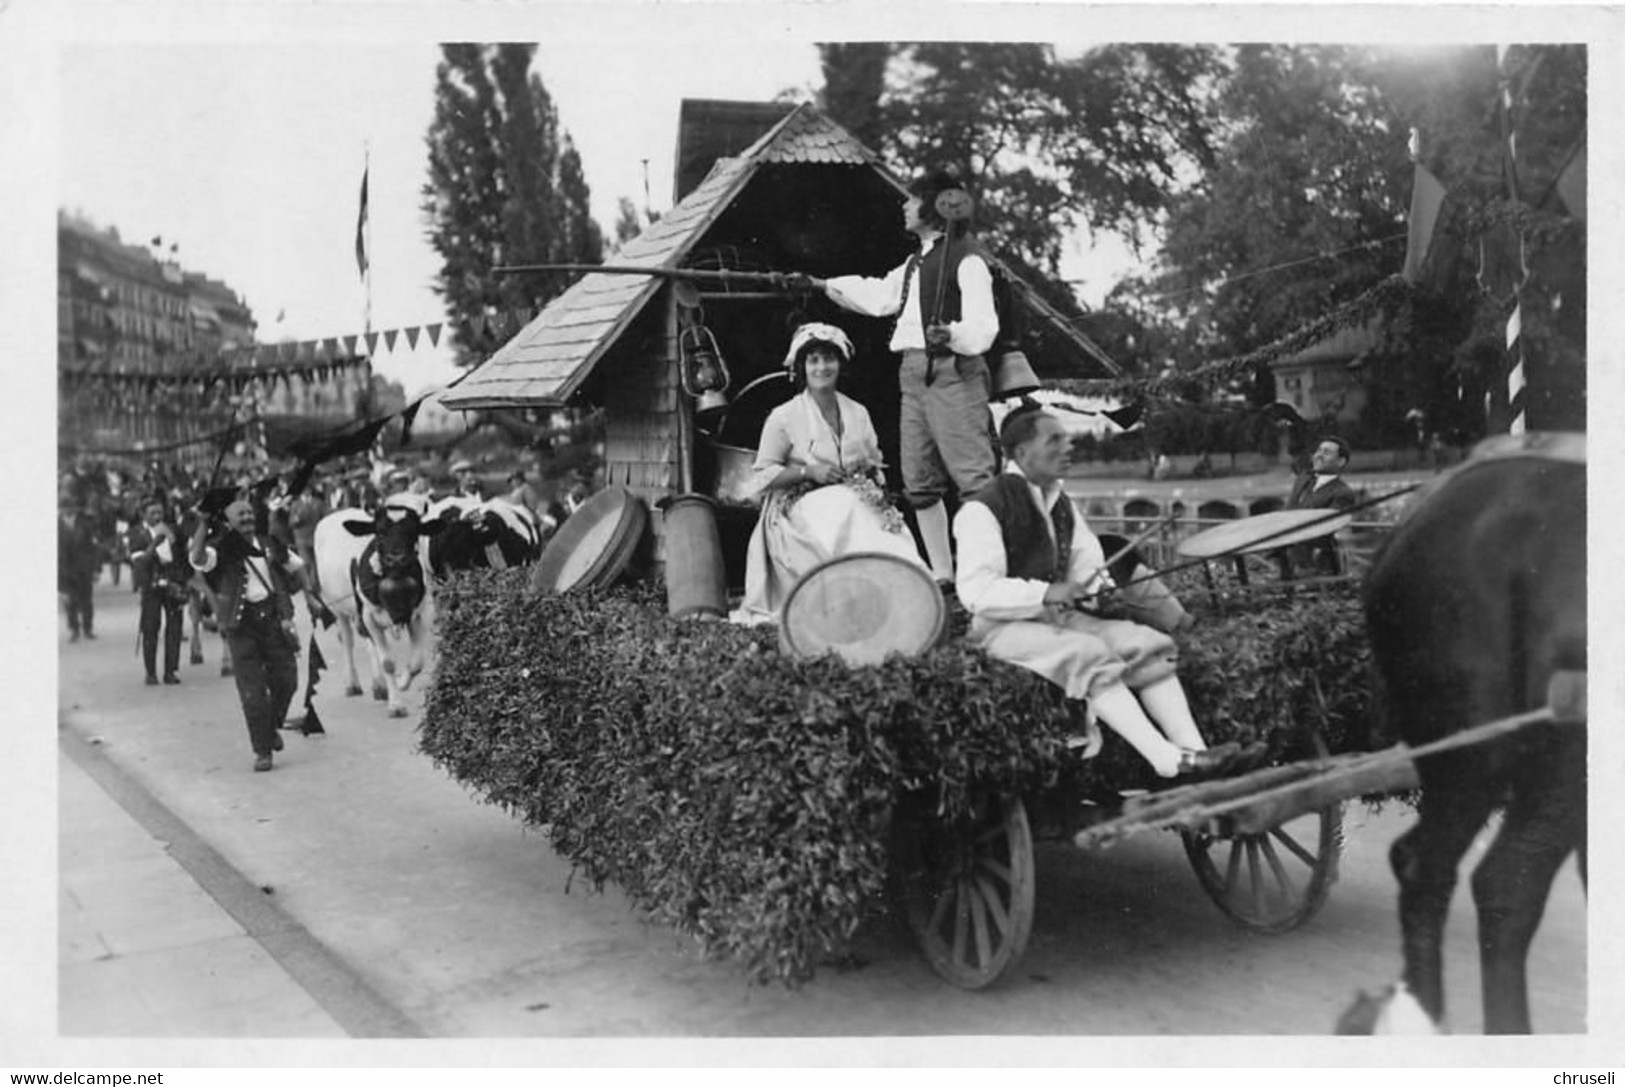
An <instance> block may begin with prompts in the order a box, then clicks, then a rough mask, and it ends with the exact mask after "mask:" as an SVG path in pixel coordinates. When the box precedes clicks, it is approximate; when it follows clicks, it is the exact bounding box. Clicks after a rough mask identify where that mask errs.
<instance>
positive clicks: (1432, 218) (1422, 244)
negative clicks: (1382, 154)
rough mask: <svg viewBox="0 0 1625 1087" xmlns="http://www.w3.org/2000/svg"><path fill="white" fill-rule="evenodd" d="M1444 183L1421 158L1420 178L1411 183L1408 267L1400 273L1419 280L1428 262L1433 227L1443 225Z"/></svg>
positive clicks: (1418, 165)
mask: <svg viewBox="0 0 1625 1087" xmlns="http://www.w3.org/2000/svg"><path fill="white" fill-rule="evenodd" d="M1444 197H1445V188H1444V183H1443V182H1441V181H1440V180H1439V179H1438V178H1436V177H1434V176H1433V174H1432V172H1431V171H1429V170H1428V168H1427V167H1426V166H1423V165H1422V164H1421V163H1420V162H1418V163H1417V164H1416V180H1415V181H1414V182H1412V185H1411V217H1410V223H1409V225H1408V227H1407V230H1408V237H1407V238H1406V241H1405V270H1404V271H1403V272H1401V273H1400V274H1401V275H1403V276H1404V277H1405V279H1406V280H1407V281H1408V282H1411V283H1415V282H1416V281H1417V280H1418V279H1419V278H1420V277H1421V275H1422V268H1423V266H1424V265H1426V264H1427V259H1428V251H1429V249H1431V248H1432V245H1433V230H1434V228H1435V227H1437V226H1438V225H1439V211H1440V209H1442V208H1443V207H1444Z"/></svg>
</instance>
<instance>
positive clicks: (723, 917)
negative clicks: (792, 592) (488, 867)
mask: <svg viewBox="0 0 1625 1087" xmlns="http://www.w3.org/2000/svg"><path fill="white" fill-rule="evenodd" d="M1182 652H1183V654H1184V659H1183V664H1182V666H1181V673H1182V674H1183V675H1184V676H1185V677H1186V683H1187V686H1188V688H1189V690H1190V693H1191V697H1192V703H1193V706H1194V707H1195V709H1196V711H1197V714H1198V720H1199V721H1202V722H1203V725H1204V729H1205V731H1206V732H1207V733H1208V735H1209V737H1210V740H1213V741H1218V740H1223V739H1229V738H1237V737H1239V738H1251V737H1254V736H1268V737H1270V738H1271V742H1272V744H1273V745H1275V746H1276V747H1277V748H1278V749H1280V750H1282V751H1283V752H1284V753H1289V754H1306V753H1307V751H1305V750H1302V749H1303V748H1304V743H1303V741H1304V737H1305V735H1306V732H1305V726H1306V725H1307V724H1308V723H1309V722H1313V723H1314V724H1315V725H1316V726H1318V727H1319V728H1321V729H1322V730H1323V731H1324V732H1325V734H1326V735H1327V738H1328V740H1329V742H1330V744H1331V746H1332V748H1333V749H1334V750H1345V749H1362V748H1365V747H1366V746H1367V744H1368V737H1367V736H1366V735H1365V691H1366V688H1367V682H1366V667H1367V664H1366V654H1365V648H1364V643H1363V632H1362V625H1361V623H1360V620H1359V615H1358V607H1357V604H1356V603H1355V601H1353V599H1352V598H1351V597H1347V596H1345V597H1342V598H1337V597H1331V598H1327V597H1317V598H1314V599H1301V600H1297V601H1283V602H1279V603H1277V604H1275V605H1273V606H1270V607H1266V608H1262V609H1260V610H1258V611H1255V612H1251V613H1248V614H1246V615H1241V616H1231V617H1217V618H1215V619H1213V620H1212V622H1211V624H1208V625H1203V626H1199V627H1198V628H1197V630H1196V631H1195V632H1194V633H1193V634H1191V635H1189V636H1188V637H1187V638H1186V640H1185V642H1184V648H1183V650H1182ZM1078 724H1079V722H1078V719H1077V718H1076V717H1075V716H1074V715H1073V711H1071V710H1069V709H1068V707H1067V705H1066V704H1065V702H1064V701H1063V700H1062V699H1061V698H1059V697H1058V692H1056V691H1055V689H1054V688H1052V687H1051V686H1050V685H1049V684H1047V683H1046V682H1044V681H1043V680H1040V679H1038V678H1037V677H1035V676H1032V675H1030V674H1028V673H1026V672H1023V671H1021V670H1019V669H1017V668H1014V667H1012V666H1009V665H1006V664H1003V663H1000V662H997V661H994V660H992V659H990V658H988V657H987V656H986V655H985V654H983V653H982V652H981V651H979V650H977V649H974V648H972V647H970V646H968V645H967V644H965V643H964V641H963V640H962V639H960V638H957V637H956V638H950V639H949V640H948V642H947V643H946V644H944V645H942V646H940V647H938V648H936V649H934V650H932V651H931V652H929V653H927V654H925V655H924V656H921V657H919V658H916V659H905V658H901V657H895V658H893V659H891V660H890V661H888V662H886V663H885V664H882V665H879V666H875V667H869V668H848V667H846V666H845V665H844V664H842V663H841V662H840V661H839V660H838V659H837V658H834V657H827V658H824V659H822V660H814V661H798V660H795V659H792V658H790V657H788V656H786V655H784V654H782V653H781V652H780V651H779V648H778V644H777V638H776V632H775V631H774V630H773V629H772V627H771V626H769V627H765V628H763V627H757V628H747V627H740V626H735V625H732V624H729V623H724V622H711V623H707V622H696V621H693V620H674V619H671V618H669V617H668V616H667V615H666V614H665V606H664V596H663V594H662V592H661V590H660V588H659V587H658V586H655V585H649V584H644V585H641V586H630V587H628V586H621V587H617V588H615V589H612V590H609V591H605V592H593V593H581V594H568V595H564V596H547V597H543V596H537V595H534V594H532V593H530V592H529V591H528V590H527V586H526V574H525V572H524V571H502V572H474V573H469V574H465V575H459V576H458V577H457V578H455V579H454V580H452V581H451V582H450V583H449V584H448V585H447V586H445V587H444V588H443V590H442V592H441V596H440V642H439V656H438V663H437V665H436V672H435V678H434V682H433V684H432V685H431V687H430V688H429V691H428V693H427V695H426V700H425V711H424V716H423V724H422V733H421V741H420V742H421V748H422V750H423V752H424V753H425V754H427V755H429V756H430V757H431V758H432V759H433V760H434V761H435V762H436V764H438V765H439V766H441V767H442V768H443V769H445V770H446V771H448V772H449V773H450V774H451V775H452V776H453V777H454V778H455V779H456V780H458V781H459V782H461V783H463V784H464V785H465V786H467V787H469V788H470V789H471V790H473V791H474V792H475V793H476V794H478V795H479V796H481V797H482V798H483V799H485V800H486V801H488V802H490V803H493V804H497V805H499V806H501V807H502V808H504V809H505V810H507V811H509V812H510V813H512V814H513V815H515V816H517V817H518V818H520V819H521V820H522V821H523V822H524V823H525V824H526V825H529V826H533V827H539V828H546V831H547V833H548V835H549V837H550V839H551V841H552V844H553V846H554V847H555V848H556V849H557V850H558V851H559V852H560V853H561V854H562V855H564V856H565V857H567V858H569V860H570V861H571V862H572V863H573V864H574V865H576V866H577V868H578V870H579V871H581V872H582V873H584V874H585V875H586V876H587V877H588V878H589V879H590V880H591V881H592V883H593V884H594V885H596V886H602V884H603V883H604V882H606V881H613V882H614V883H616V884H618V885H619V886H620V887H621V888H622V889H623V890H624V892H625V893H626V894H627V896H628V898H629V899H630V900H631V901H633V902H634V903H636V904H637V905H638V906H639V907H640V908H642V909H643V910H645V911H646V912H647V914H648V915H649V917H650V918H651V919H652V920H654V921H657V922H660V923H666V924H671V925H673V926H674V927H676V928H677V929H679V930H681V931H683V932H687V933H690V934H692V935H693V936H695V937H696V938H697V939H698V940H699V941H700V943H701V945H702V946H703V948H704V949H705V951H706V952H707V953H708V954H711V955H714V956H720V957H727V958H731V959H734V960H736V961H737V962H739V963H740V964H741V965H742V966H743V968H744V969H745V971H746V972H747V973H748V975H749V976H750V977H751V978H752V979H754V980H756V981H761V982H769V981H774V980H777V981H781V982H784V983H786V984H792V985H793V984H798V983H800V982H803V981H805V980H806V979H808V978H809V977H811V976H812V974H813V972H814V970H815V968H816V966H817V965H818V963H819V962H820V961H821V960H822V959H823V958H824V957H825V956H827V955H828V954H830V953H831V952H832V951H833V950H836V949H839V948H841V947H842V946H844V945H845V944H846V942H847V941H848V940H850V938H851V937H852V936H853V934H854V933H855V932H856V930H857V928H858V926H859V925H860V924H861V923H862V922H863V921H864V920H865V918H866V917H868V916H870V915H871V913H872V911H873V910H874V908H875V906H876V904H877V903H880V902H882V901H883V900H884V899H883V892H884V890H885V884H886V872H887V845H886V843H887V829H888V826H889V820H890V814H891V810H892V806H893V802H894V801H895V800H896V799H897V798H898V797H899V796H901V795H904V794H906V793H909V792H911V791H924V792H926V794H927V795H929V796H932V797H934V798H935V799H936V801H937V803H938V805H939V808H940V810H941V811H942V812H943V813H944V814H946V815H952V814H955V813H957V812H960V811H962V810H964V809H965V808H966V807H967V806H968V805H969V804H970V803H971V802H972V798H973V797H974V796H975V795H976V793H977V792H978V791H979V790H983V789H994V790H998V791H1005V792H1008V791H1016V792H1019V793H1022V794H1026V795H1031V794H1033V793H1035V792H1042V791H1045V790H1053V789H1057V788H1061V789H1070V788H1081V789H1089V788H1095V787H1102V786H1106V787H1110V788H1125V787H1130V786H1135V785H1146V784H1150V781H1148V780H1147V779H1148V777H1149V772H1148V771H1147V770H1146V768H1145V767H1144V765H1143V764H1142V763H1141V762H1140V760H1139V759H1138V758H1137V756H1135V755H1134V754H1133V752H1132V751H1130V750H1129V749H1128V748H1127V747H1126V745H1123V744H1121V742H1120V741H1117V740H1116V738H1115V737H1112V736H1110V735H1108V736H1107V741H1106V746H1105V749H1104V750H1103V751H1102V752H1101V754H1100V755H1099V756H1098V757H1097V758H1096V759H1095V760H1093V761H1092V762H1089V763H1086V764H1080V763H1079V761H1078V760H1077V759H1076V758H1075V757H1072V756H1070V755H1068V753H1067V752H1066V750H1065V738H1066V736H1067V735H1068V734H1069V733H1071V732H1074V731H1076V729H1077V728H1078Z"/></svg>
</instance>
